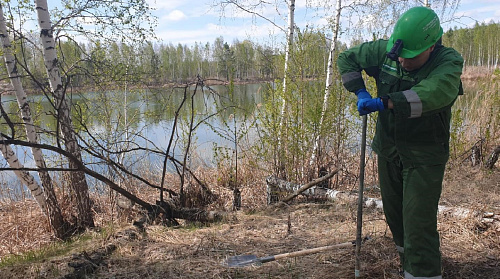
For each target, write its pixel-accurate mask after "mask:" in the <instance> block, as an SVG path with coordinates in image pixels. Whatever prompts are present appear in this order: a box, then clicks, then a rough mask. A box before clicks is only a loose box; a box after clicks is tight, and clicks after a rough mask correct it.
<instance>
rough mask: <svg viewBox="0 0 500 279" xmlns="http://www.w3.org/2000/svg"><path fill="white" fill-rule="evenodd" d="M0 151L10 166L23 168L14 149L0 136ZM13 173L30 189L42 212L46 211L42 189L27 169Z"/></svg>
mask: <svg viewBox="0 0 500 279" xmlns="http://www.w3.org/2000/svg"><path fill="white" fill-rule="evenodd" d="M0 140H1V141H0V152H2V155H3V157H4V158H5V160H6V161H7V163H8V164H9V166H10V167H11V168H16V169H23V168H24V166H23V165H22V164H21V163H20V162H19V159H18V158H17V156H16V153H15V152H14V150H13V149H12V148H11V147H10V145H8V144H4V143H3V141H4V140H5V138H4V137H3V136H0ZM14 174H15V175H16V176H17V177H18V178H19V180H21V182H22V183H23V184H24V185H26V186H27V187H28V189H30V191H31V194H32V195H33V197H34V198H35V200H36V202H37V203H38V205H39V206H40V207H41V208H42V210H43V211H44V212H46V211H47V203H46V201H45V197H44V194H43V190H42V188H41V187H40V185H38V183H37V182H36V180H35V178H34V177H33V176H32V175H31V174H30V173H29V172H27V171H22V170H15V171H14Z"/></svg>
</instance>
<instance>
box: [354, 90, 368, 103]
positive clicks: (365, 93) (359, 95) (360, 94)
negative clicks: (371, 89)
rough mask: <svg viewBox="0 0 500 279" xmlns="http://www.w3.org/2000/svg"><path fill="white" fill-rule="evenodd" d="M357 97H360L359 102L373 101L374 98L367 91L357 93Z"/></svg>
mask: <svg viewBox="0 0 500 279" xmlns="http://www.w3.org/2000/svg"><path fill="white" fill-rule="evenodd" d="M354 94H356V97H358V102H359V100H361V99H371V98H372V95H370V93H368V91H366V89H364V88H363V89H359V90H358V91H356V93H354Z"/></svg>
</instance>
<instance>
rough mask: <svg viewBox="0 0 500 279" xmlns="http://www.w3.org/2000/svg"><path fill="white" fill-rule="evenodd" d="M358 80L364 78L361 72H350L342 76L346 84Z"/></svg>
mask: <svg viewBox="0 0 500 279" xmlns="http://www.w3.org/2000/svg"><path fill="white" fill-rule="evenodd" d="M358 78H363V77H362V76H361V73H360V72H350V73H345V74H343V75H342V83H344V84H346V83H348V82H349V81H353V80H355V79H358Z"/></svg>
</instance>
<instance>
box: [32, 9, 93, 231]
mask: <svg viewBox="0 0 500 279" xmlns="http://www.w3.org/2000/svg"><path fill="white" fill-rule="evenodd" d="M35 8H36V11H37V16H38V24H39V26H40V38H41V41H42V45H43V56H44V62H45V67H46V70H47V75H48V77H49V84H50V88H51V94H52V97H53V98H54V101H55V106H56V110H57V117H58V126H59V128H60V131H61V133H62V135H63V137H64V146H65V148H66V150H67V151H68V152H69V153H71V154H73V156H75V157H76V158H77V159H78V160H80V161H81V159H82V156H81V152H80V147H79V146H78V142H77V140H76V136H75V132H74V129H73V124H72V120H71V108H70V105H69V102H68V99H67V96H66V92H65V90H64V87H63V83H62V80H61V74H60V73H59V62H58V59H57V53H56V45H55V40H54V37H53V33H54V30H53V29H52V23H51V21H50V14H49V10H48V5H47V0H36V1H35ZM68 165H69V168H70V169H76V168H77V166H76V164H75V162H73V161H71V160H70V161H69V162H68ZM69 177H70V185H71V187H72V190H73V193H74V195H75V198H76V208H77V214H78V215H77V223H78V224H77V226H78V227H81V228H87V227H93V226H94V219H93V217H92V211H91V210H90V209H91V208H90V197H89V187H88V184H87V181H86V178H85V174H84V173H83V172H81V171H75V172H71V173H70V175H69Z"/></svg>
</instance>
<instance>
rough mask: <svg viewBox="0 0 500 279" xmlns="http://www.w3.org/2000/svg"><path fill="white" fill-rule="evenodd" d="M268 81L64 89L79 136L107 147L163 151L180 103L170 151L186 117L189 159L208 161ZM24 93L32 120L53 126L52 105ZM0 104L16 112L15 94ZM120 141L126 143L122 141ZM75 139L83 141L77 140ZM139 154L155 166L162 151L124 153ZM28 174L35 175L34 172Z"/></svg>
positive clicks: (182, 138) (50, 156)
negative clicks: (70, 91)
mask: <svg viewBox="0 0 500 279" xmlns="http://www.w3.org/2000/svg"><path fill="white" fill-rule="evenodd" d="M268 86H269V85H268V84H244V85H235V86H234V90H232V93H230V91H229V88H228V87H227V86H221V85H216V86H210V88H207V87H203V88H201V87H191V88H188V89H187V90H184V88H176V89H172V88H168V89H159V90H158V89H157V90H140V91H125V90H117V91H108V92H88V93H85V94H70V95H69V96H70V98H71V101H72V104H74V107H75V109H74V110H73V114H74V116H73V118H74V119H75V121H74V126H75V128H76V130H78V131H80V133H79V134H80V135H82V136H83V137H84V139H83V141H89V142H90V143H91V144H94V145H97V143H99V144H102V145H103V146H105V147H106V148H107V149H110V150H120V149H123V148H132V147H134V144H135V145H137V146H140V147H145V148H151V149H154V150H158V151H162V152H164V151H165V150H166V149H167V146H168V144H169V140H170V137H171V134H172V128H173V123H174V118H175V115H176V111H177V110H178V109H179V107H180V106H181V104H183V105H182V108H181V109H180V110H179V112H178V115H179V117H178V125H177V130H176V132H175V133H174V145H173V146H172V148H171V152H170V154H174V156H176V157H177V159H179V160H182V157H183V153H184V150H185V148H186V139H187V133H188V131H189V129H190V123H191V122H193V123H194V125H193V126H194V127H193V130H194V131H193V136H192V138H193V143H192V144H191V150H192V151H193V154H196V155H197V160H194V159H193V160H190V164H202V165H204V166H211V165H213V164H214V160H213V159H214V158H213V157H214V146H215V145H217V146H222V147H230V148H232V146H234V143H233V142H232V140H231V139H232V138H234V134H233V133H232V132H233V131H234V128H235V127H234V125H237V126H240V127H236V128H237V129H239V128H241V126H244V125H247V124H249V123H250V122H251V121H253V119H254V118H253V116H254V113H255V108H256V107H257V106H258V105H259V104H260V103H262V102H263V100H264V98H265V96H264V95H265V92H266V88H267V87H268ZM185 96H186V99H185V101H184V103H183V98H184V97H185ZM29 99H30V105H31V108H32V112H33V118H34V119H35V123H36V125H39V126H40V128H41V129H46V130H51V131H54V130H55V129H54V127H55V126H56V120H55V119H54V117H53V116H52V115H51V113H50V112H51V111H53V109H52V108H51V104H50V102H49V101H48V99H47V98H46V97H45V96H43V95H31V96H29ZM2 106H3V107H4V109H5V110H6V111H7V113H8V114H9V115H10V117H11V118H12V119H15V118H16V117H17V116H16V115H17V111H18V107H17V102H16V99H15V96H2ZM17 118H18V117H17ZM80 119H81V121H80ZM191 119H193V121H191ZM234 119H236V121H234ZM18 121H20V120H19V119H18ZM235 123H236V124H235ZM1 126H2V127H1V129H2V131H3V132H6V131H8V130H7V126H6V125H5V124H4V123H2V124H1ZM85 130H88V131H90V133H91V134H92V136H93V139H90V138H89V137H88V136H87V133H85V132H82V131H85ZM23 132H24V131H22V130H20V131H19V132H18V133H19V135H20V134H21V133H23ZM41 141H42V142H44V143H50V144H54V143H55V141H54V139H53V138H51V137H50V136H42V139H41ZM125 141H127V142H129V143H128V144H125V143H124V142H125ZM130 142H133V144H131V143H130ZM81 144H83V145H85V144H84V143H83V142H81ZM13 148H14V150H15V151H16V153H17V155H18V157H19V159H20V161H21V162H22V163H23V165H24V166H26V167H34V161H33V159H32V156H31V151H30V150H29V149H27V148H24V147H13ZM43 152H44V155H45V157H46V158H47V160H48V161H49V162H50V163H51V164H52V165H57V164H58V160H60V156H58V155H57V154H54V153H51V152H50V151H43ZM83 155H84V158H83V159H84V161H86V162H87V163H93V160H94V159H93V158H92V157H90V156H88V155H87V156H86V155H85V153H83ZM114 159H116V160H123V163H124V164H125V163H127V162H126V161H125V160H127V159H124V158H123V157H122V158H119V157H118V156H117V157H115V158H114ZM144 159H146V160H149V161H150V162H149V163H150V164H151V165H156V166H161V165H162V162H163V156H161V155H158V154H156V155H155V154H154V153H152V154H149V155H145V154H144V153H142V154H140V153H135V155H132V156H129V158H128V160H130V161H133V160H135V161H139V160H144ZM0 166H2V167H8V164H7V162H6V161H5V159H4V158H3V156H0ZM190 166H191V167H195V166H193V165H190ZM94 168H97V170H99V168H102V166H99V165H97V166H95V167H94ZM34 176H35V177H36V178H37V179H38V176H37V175H34ZM13 180H17V178H15V175H14V174H13V172H12V171H1V172H0V184H4V187H5V185H9V184H11V183H16V181H13ZM17 183H18V182H17ZM17 183H16V184H17ZM0 187H2V186H0ZM7 187H9V186H7Z"/></svg>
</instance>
